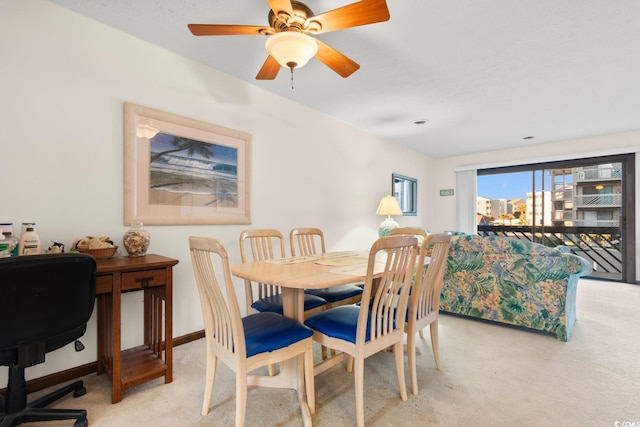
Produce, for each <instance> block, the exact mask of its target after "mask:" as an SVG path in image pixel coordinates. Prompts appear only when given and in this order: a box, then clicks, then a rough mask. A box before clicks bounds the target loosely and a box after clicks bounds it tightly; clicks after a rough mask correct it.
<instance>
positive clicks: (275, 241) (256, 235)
mask: <svg viewBox="0 0 640 427" xmlns="http://www.w3.org/2000/svg"><path fill="white" fill-rule="evenodd" d="M284 256H285V247H284V236H283V235H282V233H281V232H280V231H279V230H275V229H272V228H255V229H248V230H243V231H242V232H241V233H240V259H241V260H242V262H256V261H267V260H270V259H278V258H284ZM280 292H281V290H280V287H279V286H273V285H268V284H265V283H257V295H255V296H254V294H253V286H252V284H251V281H249V280H245V293H246V303H247V313H249V312H250V310H251V304H253V303H254V302H255V301H256V300H259V299H262V298H267V297H271V296H275V295H278V294H280Z"/></svg>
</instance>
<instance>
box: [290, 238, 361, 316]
mask: <svg viewBox="0 0 640 427" xmlns="http://www.w3.org/2000/svg"><path fill="white" fill-rule="evenodd" d="M289 245H290V247H291V255H292V256H312V255H317V254H324V253H325V252H326V249H325V244H324V233H323V232H322V230H320V229H319V228H294V229H292V230H291V231H290V232H289ZM304 292H305V293H307V294H311V295H315V296H318V297H320V298H322V299H324V300H325V301H327V307H326V309H328V308H332V307H337V306H340V305H348V304H357V303H359V302H360V299H361V298H362V288H361V287H360V286H356V285H355V284H351V285H342V286H333V287H331V288H323V289H305V291H304Z"/></svg>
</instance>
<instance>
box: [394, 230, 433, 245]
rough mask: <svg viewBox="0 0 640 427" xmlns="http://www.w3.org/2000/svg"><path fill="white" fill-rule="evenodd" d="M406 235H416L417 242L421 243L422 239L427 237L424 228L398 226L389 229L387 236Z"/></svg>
mask: <svg viewBox="0 0 640 427" xmlns="http://www.w3.org/2000/svg"><path fill="white" fill-rule="evenodd" d="M397 235H408V236H416V237H418V244H421V243H422V240H423V239H424V238H425V237H427V232H426V231H425V230H424V228H420V227H398V228H394V229H393V230H391V231H389V234H388V236H397Z"/></svg>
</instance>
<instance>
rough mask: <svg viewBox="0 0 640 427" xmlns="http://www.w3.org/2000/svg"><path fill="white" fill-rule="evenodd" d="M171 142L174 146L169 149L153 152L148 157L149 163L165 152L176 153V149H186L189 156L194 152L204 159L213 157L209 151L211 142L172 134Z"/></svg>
mask: <svg viewBox="0 0 640 427" xmlns="http://www.w3.org/2000/svg"><path fill="white" fill-rule="evenodd" d="M171 144H172V145H173V146H174V147H175V148H172V149H171V150H165V151H161V152H159V153H155V154H153V155H152V156H151V158H150V163H153V162H154V161H156V160H158V159H159V158H160V157H162V156H164V155H165V154H170V153H176V152H178V151H184V150H188V151H187V153H188V154H189V156H193V155H194V154H196V153H197V154H200V155H201V156H202V157H204V158H205V159H209V158H211V157H213V153H212V152H211V148H210V146H211V144H209V143H207V142H202V141H195V140H193V139H188V138H183V137H181V136H174V137H173V141H171Z"/></svg>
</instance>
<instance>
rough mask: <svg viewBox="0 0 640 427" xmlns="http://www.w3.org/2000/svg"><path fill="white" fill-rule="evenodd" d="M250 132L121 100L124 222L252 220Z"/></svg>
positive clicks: (210, 222) (239, 221) (245, 222)
mask: <svg viewBox="0 0 640 427" xmlns="http://www.w3.org/2000/svg"><path fill="white" fill-rule="evenodd" d="M250 159H251V135H250V134H248V133H245V132H241V131H238V130H234V129H229V128H225V127H222V126H218V125H214V124H211V123H206V122H201V121H198V120H193V119H189V118H187V117H182V116H178V115H175V114H171V113H167V112H163V111H159V110H155V109H152V108H148V107H144V106H141V105H136V104H132V103H129V102H125V103H124V223H125V225H130V224H131V221H132V220H133V219H134V218H137V219H140V220H141V221H142V222H143V223H144V224H145V225H188V224H251V217H250V209H249V207H250V203H249V202H250V192H249V182H250V181H249V178H250Z"/></svg>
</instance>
